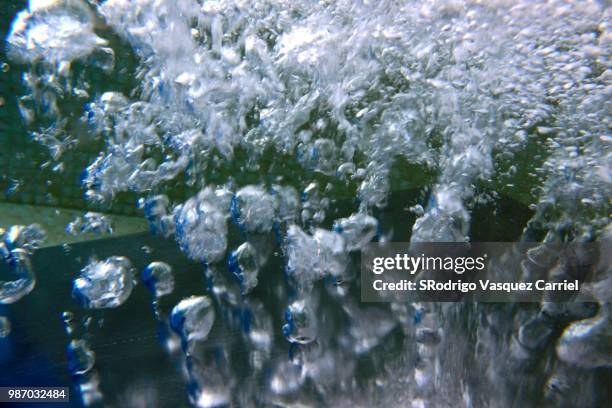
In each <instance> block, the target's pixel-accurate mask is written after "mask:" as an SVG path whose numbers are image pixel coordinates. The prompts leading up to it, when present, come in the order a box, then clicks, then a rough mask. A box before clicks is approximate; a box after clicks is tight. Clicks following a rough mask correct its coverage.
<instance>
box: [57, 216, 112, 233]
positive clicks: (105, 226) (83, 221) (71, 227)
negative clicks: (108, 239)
mask: <svg viewBox="0 0 612 408" xmlns="http://www.w3.org/2000/svg"><path fill="white" fill-rule="evenodd" d="M66 231H67V232H68V233H69V234H72V235H80V234H85V233H88V232H92V233H94V234H112V233H113V221H112V219H111V218H110V217H109V216H107V215H104V214H100V213H95V212H91V211H89V212H87V213H85V215H84V216H83V218H81V217H76V218H75V219H74V221H71V222H70V223H68V225H67V226H66Z"/></svg>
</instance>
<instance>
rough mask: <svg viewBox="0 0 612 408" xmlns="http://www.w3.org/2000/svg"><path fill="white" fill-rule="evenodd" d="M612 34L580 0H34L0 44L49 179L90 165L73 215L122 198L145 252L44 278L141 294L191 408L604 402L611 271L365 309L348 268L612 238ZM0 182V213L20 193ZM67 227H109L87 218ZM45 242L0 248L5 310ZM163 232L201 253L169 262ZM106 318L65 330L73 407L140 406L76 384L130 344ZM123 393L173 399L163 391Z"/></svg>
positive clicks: (99, 293)
mask: <svg viewBox="0 0 612 408" xmlns="http://www.w3.org/2000/svg"><path fill="white" fill-rule="evenodd" d="M609 17H610V9H609V8H608V6H607V5H606V4H605V3H604V2H592V1H584V2H571V3H567V2H563V1H556V0H555V1H546V2H544V1H519V2H513V3H512V4H510V3H508V2H504V1H494V2H486V4H484V3H482V2H473V1H455V0H452V1H449V0H432V1H425V2H412V1H386V0H385V1H377V2H372V1H367V0H363V1H335V2H330V1H310V0H303V1H282V0H258V1H254V2H245V1H241V0H232V1H199V0H180V1H170V0H155V1H153V0H139V1H136V2H134V1H123V0H106V1H95V2H94V1H90V2H85V1H80V0H70V1H67V0H52V1H33V0H32V1H30V2H29V4H28V8H27V9H26V10H24V11H21V12H20V13H19V14H17V15H16V16H15V17H14V20H13V21H12V25H11V29H10V32H8V33H7V37H6V43H5V44H6V54H7V56H8V64H10V66H9V68H7V69H6V72H16V73H18V74H19V75H17V74H15V75H17V76H16V78H17V77H18V78H19V80H20V83H21V87H22V88H21V89H20V90H19V95H15V97H14V96H13V95H11V101H13V100H14V102H11V103H13V104H14V105H15V110H16V111H18V112H19V115H20V116H21V118H22V119H23V123H24V125H23V126H24V127H25V128H26V130H27V132H28V134H29V136H30V138H31V139H32V140H33V141H34V142H36V143H38V144H40V145H41V146H42V147H43V148H44V149H45V150H44V151H45V163H46V164H45V165H44V166H43V165H41V166H42V167H43V168H44V169H52V170H50V171H51V173H57V175H59V176H58V177H61V174H62V173H63V172H67V171H69V168H70V165H71V161H70V160H71V159H68V158H67V157H72V156H70V155H71V154H76V153H78V154H82V156H83V159H84V160H86V163H85V164H84V165H83V166H81V167H80V168H78V169H77V170H78V173H80V174H81V177H80V181H79V183H80V184H77V185H76V187H77V189H81V190H82V191H79V193H78V194H82V196H83V197H82V198H79V200H82V201H81V203H82V205H81V206H82V207H86V208H88V209H92V208H93V209H96V210H98V209H106V210H109V211H126V210H125V209H124V210H121V208H125V207H129V208H132V207H133V211H138V212H139V214H142V215H144V218H145V219H146V220H147V222H148V223H149V226H150V229H151V232H152V234H154V235H155V237H154V238H150V237H149V238H147V239H155V240H156V241H153V242H155V243H157V244H151V242H148V241H147V239H144V238H143V237H138V238H137V240H138V241H139V242H138V245H137V246H136V247H135V248H136V249H134V250H132V251H127V250H124V249H123V248H121V245H118V244H117V245H112V244H110V243H109V244H108V245H110V246H111V248H112V251H110V253H105V255H104V256H100V255H99V254H97V253H95V252H96V251H93V252H94V253H90V254H87V256H91V255H98V256H97V257H96V258H88V257H87V256H86V255H85V254H84V253H81V252H80V251H79V250H78V248H77V249H74V250H73V249H71V251H70V253H68V254H64V255H63V256H65V257H69V258H70V259H73V262H72V264H71V265H70V268H67V269H65V270H62V271H56V270H55V267H54V268H53V272H54V273H52V274H51V275H55V276H57V275H58V274H64V275H70V276H68V277H67V279H71V280H73V286H72V287H73V290H72V296H73V298H74V300H76V303H75V302H74V301H73V300H70V302H73V305H72V306H70V307H74V306H77V305H79V306H80V307H81V309H79V312H75V313H77V314H78V313H88V315H86V316H79V317H80V318H84V319H86V321H89V322H96V321H106V319H107V318H108V317H109V316H113V315H111V313H115V312H118V313H119V314H117V315H115V316H119V315H121V314H122V311H123V310H132V312H131V313H133V314H134V315H138V316H142V315H143V313H142V312H140V311H136V309H130V308H134V307H135V306H134V305H135V304H139V303H138V302H141V301H142V302H145V303H150V301H151V296H150V295H151V294H152V295H153V297H154V309H155V318H149V319H150V320H151V324H153V325H156V326H155V333H156V334H155V335H151V334H149V335H150V336H152V338H155V339H157V340H158V343H161V345H162V347H158V348H159V349H160V350H162V351H159V353H162V355H163V356H164V358H168V359H169V361H172V362H173V364H174V365H175V366H178V367H180V368H181V369H180V370H179V374H180V375H179V376H178V378H179V379H180V381H179V382H180V383H181V384H184V385H185V387H184V388H185V389H181V391H180V393H181V395H182V396H183V397H182V401H183V403H189V404H191V405H194V406H201V407H204V406H218V405H224V404H225V405H236V406H249V405H253V404H254V405H278V406H289V405H292V404H293V405H298V404H304V405H313V406H349V405H357V406H413V407H427V406H432V407H434V406H444V405H458V406H490V405H499V406H509V405H511V404H521V405H526V406H538V405H543V404H548V405H552V406H554V405H567V406H571V405H576V404H580V405H584V406H598V405H600V403H601V402H602V401H605V400H606V396H609V395H608V394H609V392H607V391H605V389H606V382H605V380H603V379H602V377H603V376H602V374H609V370H610V365H611V363H610V361H609V355H610V348H609V345H610V333H609V326H610V324H609V316H608V315H609V310H608V306H607V302H606V299H608V298H609V290H610V269H609V266H608V265H609V259H607V258H605V257H604V258H603V259H602V261H601V262H600V265H599V266H598V267H597V268H596V269H597V270H596V273H597V281H596V283H595V285H594V286H593V288H592V295H593V296H594V299H595V300H596V301H595V302H587V303H582V304H581V303H579V304H576V305H574V306H566V305H564V304H563V305H559V304H555V303H552V302H549V301H548V300H547V299H543V300H542V302H541V303H540V304H529V305H505V304H502V305H484V304H475V305H468V304H426V303H416V302H412V303H399V302H398V303H394V304H391V305H389V304H381V305H368V306H366V305H364V304H361V303H360V302H359V299H358V298H359V289H360V287H359V280H358V275H359V272H358V268H359V264H358V252H359V250H361V249H362V248H363V247H364V245H366V244H367V243H369V242H371V241H378V242H381V243H383V242H388V241H404V242H408V241H409V242H413V243H417V242H432V241H438V242H448V241H453V242H454V241H474V242H478V241H486V240H499V241H504V240H507V241H518V240H526V241H532V240H535V241H541V242H599V243H601V245H605V243H606V242H609V239H610V224H609V201H610V191H612V186H611V182H612V169H611V164H610V163H611V161H610V158H611V156H610V155H611V150H610V141H611V139H610V136H609V120H608V117H609V111H610V106H609V105H610V103H609V100H610V75H609V73H610V64H609V61H608V60H609V58H608V56H609V54H610V29H609V23H608V21H609ZM3 67H4V66H3ZM3 71H5V69H4V68H3ZM7 100H8V99H7ZM24 137H25V135H24ZM67 168H68V170H67ZM41 177H43V178H45V179H46V180H45V181H48V182H50V184H49V185H50V186H51V185H53V180H56V179H54V178H53V177H55V176H52V175H50V176H47V175H46V173H45V175H42V176H41ZM47 177H48V178H47ZM6 179H7V183H5V184H6V188H7V190H6V195H7V197H11V196H15V195H20V194H22V192H23V191H24V189H25V188H27V185H28V183H27V182H24V180H26V181H27V178H25V177H21V176H19V175H15V176H13V175H12V174H10V175H9V174H7V177H6ZM55 183H56V184H61V178H60V182H59V183H58V181H55ZM48 191H49V194H50V195H53V194H51V192H52V191H55V190H53V189H52V188H49V189H48ZM23 194H24V196H27V194H28V192H23ZM54 194H55V195H60V196H61V194H62V193H60V194H56V193H54ZM126 197H127V198H126ZM54 200H57V198H55V199H54V198H53V197H48V203H49V204H52V205H55V204H54V202H55V201H54ZM67 230H68V232H70V233H72V234H76V235H79V234H83V233H87V232H94V233H98V234H112V233H113V225H112V222H111V219H110V218H109V217H108V216H107V215H103V214H101V213H97V212H93V211H90V212H86V213H85V214H84V215H83V217H79V218H76V219H75V220H74V221H73V222H71V223H70V224H69V225H68V226H67ZM43 237H44V234H43V233H42V231H41V230H40V229H39V228H38V227H36V226H30V227H20V226H14V227H13V228H11V229H7V231H3V232H2V243H1V244H0V252H1V253H2V256H3V258H4V260H5V262H4V264H3V269H2V273H3V275H6V274H8V275H11V277H10V278H2V282H1V291H0V303H3V304H9V303H16V302H17V301H19V302H18V303H16V305H15V306H16V307H18V306H20V304H22V302H28V303H27V304H30V303H29V302H35V301H36V300H30V298H32V297H33V296H35V295H32V296H28V297H25V295H26V294H28V293H30V292H31V291H32V290H34V288H35V284H36V277H35V276H34V269H33V268H32V265H31V262H32V260H33V258H34V257H35V254H34V251H35V250H36V249H37V248H38V247H39V246H40V244H41V242H42V239H43ZM113 239H117V238H111V240H110V241H108V242H115V241H112V240H113ZM166 239H168V240H173V241H174V242H175V243H176V244H177V245H178V247H179V248H180V250H181V251H182V253H183V254H184V256H185V257H186V258H188V259H189V260H190V261H186V260H185V259H183V258H181V257H180V256H178V255H176V254H174V255H172V258H173V260H172V262H171V261H170V259H165V258H164V257H163V256H160V254H163V253H165V252H164V251H163V250H161V251H160V248H167V247H170V246H171V245H173V243H172V242H171V241H167V240H166ZM140 241H142V242H140ZM145 241H146V242H145ZM95 245H99V246H100V248H103V247H104V245H106V244H103V243H102V242H99V243H97V244H95ZM141 248H143V249H141ZM144 248H148V249H144ZM153 248H155V250H154V249H153ZM100 252H104V251H103V250H100ZM531 255H532V258H533V259H532V261H533V263H534V264H535V265H537V266H538V267H539V268H541V269H542V270H543V271H544V272H545V273H547V274H549V275H551V276H553V275H554V276H563V275H564V274H565V273H566V272H565V271H564V270H563V268H562V267H560V266H559V267H555V266H553V265H549V263H547V260H546V254H537V253H533V254H531ZM126 257H127V258H126ZM79 258H81V259H80V260H78V259H79ZM128 258H129V259H130V260H128ZM138 258H146V262H145V261H144V260H143V259H141V261H133V259H138ZM97 259H102V260H97ZM606 259H607V261H606ZM136 262H138V264H137V267H135V266H134V265H136ZM181 262H182V264H183V265H185V262H193V263H191V264H189V265H190V268H187V269H189V270H190V271H191V274H189V273H188V272H186V270H185V269H182V268H180V265H181ZM606 262H607V263H606ZM170 265H172V267H171V266H170ZM177 265H179V266H177ZM194 265H197V267H196V266H194ZM528 266H529V265H527V266H526V267H525V273H534V272H533V271H530V270H528V269H529V268H528ZM531 266H533V265H531ZM136 269H138V270H142V271H143V272H142V275H141V278H142V281H143V283H144V284H145V285H144V286H146V287H147V288H148V289H149V291H150V293H149V294H146V297H144V296H143V295H142V291H141V289H144V288H139V287H137V286H136V280H135V276H134V271H135V270H136ZM79 270H80V271H81V272H80V275H79V276H76V275H77V274H78V271H79ZM194 271H197V272H194ZM37 272H38V270H37ZM48 272H49V270H47V269H45V273H48ZM183 274H187V275H186V276H187V277H188V279H187V278H186V277H182V275H183ZM182 279H185V280H182ZM48 284H51V283H48ZM39 286H40V285H39ZM69 286H70V284H69V283H68V287H69ZM37 290H41V292H42V291H44V290H45V289H44V287H41V288H37ZM145 292H146V291H145ZM34 293H36V292H34ZM43 293H44V292H43ZM41 296H42V295H41ZM22 298H23V300H21V299H22ZM67 298H68V299H70V295H67ZM143 299H144V300H143ZM370 306H371V307H370ZM23 307H26V306H23ZM97 309H117V310H116V311H113V310H106V312H105V313H109V314H108V315H105V318H104V319H103V318H102V317H101V315H100V316H98V315H95V314H94V313H95V312H101V311H99V310H97ZM11 310H13V309H11ZM61 310H62V311H63V310H66V308H62V309H61ZM58 313H59V312H58ZM132 317H133V316H132ZM123 318H124V319H125V323H124V324H123V325H122V324H121V319H120V318H118V317H115V319H116V320H114V319H113V318H112V317H111V318H110V320H111V323H110V324H111V326H110V328H108V327H106V325H102V327H98V328H97V329H96V328H95V327H96V325H95V324H93V323H91V324H88V325H85V326H86V327H80V326H79V325H78V324H77V323H76V322H77V321H80V320H78V319H76V318H75V317H73V316H70V315H64V317H63V319H59V322H58V325H61V321H62V320H63V322H64V326H66V333H67V334H68V335H69V336H72V337H71V340H70V341H69V351H68V371H69V372H71V373H72V374H75V377H78V378H75V379H74V384H75V385H77V386H78V390H79V391H78V392H79V393H80V394H79V395H81V403H82V404H83V405H91V404H96V403H100V401H102V400H103V399H104V398H106V399H110V400H111V401H112V402H113V403H115V404H116V405H117V404H118V405H121V403H122V402H124V401H125V400H129V398H127V397H126V399H125V400H123V399H122V398H123V397H122V396H116V397H114V396H111V395H110V394H112V393H113V392H111V393H109V392H102V391H101V389H103V388H105V387H107V389H109V388H110V389H112V387H116V388H117V389H124V387H122V384H121V382H120V381H119V380H118V379H119V378H121V376H122V375H121V374H120V373H116V374H113V375H111V374H107V373H105V372H104V369H103V368H101V369H100V371H99V372H98V371H96V370H94V369H92V367H93V357H92V356H93V353H94V352H95V353H96V355H100V354H101V353H102V355H103V354H104V352H105V348H106V350H109V349H111V348H113V347H116V348H118V349H121V346H119V345H118V344H123V343H122V342H128V343H129V342H130V341H134V342H139V341H140V340H139V336H140V334H139V333H138V332H137V331H131V329H132V327H131V326H133V325H134V324H136V326H134V330H136V329H138V328H139V326H138V324H137V323H134V321H135V320H134V319H131V318H130V316H129V314H128V313H125V315H124V316H123ZM88 319H89V320H88ZM98 319H99V320H98ZM140 320H142V319H140ZM113 321H114V322H115V323H114V324H116V326H113V323H112V322H113ZM128 322H130V323H129V324H128ZM143 324H144V323H143ZM149 329H150V328H149ZM14 331H15V330H13V332H14ZM105 331H106V332H105ZM13 332H11V333H13ZM81 332H83V333H81ZM104 333H107V334H106V335H105V334H104ZM108 333H113V335H112V336H110V335H109V334H108ZM122 333H130V334H122ZM148 333H150V331H149V332H148ZM11 336H14V334H10V335H9V337H8V338H11ZM105 336H109V337H110V338H108V337H105ZM177 336H178V337H177ZM96 338H105V339H106V340H105V342H104V341H101V342H96ZM179 338H180V341H181V342H182V346H183V347H182V349H181V350H179V347H178V346H177V344H178V342H179ZM153 343H155V342H153ZM147 344H149V343H147ZM155 346H159V344H154V345H153V346H151V347H150V348H149V349H147V351H146V352H147V353H149V354H151V355H153V354H155V353H156V351H153V349H154V347H155ZM122 350H124V352H125V353H126V354H129V353H135V352H134V351H133V349H130V351H125V350H127V349H122ZM99 351H100V352H101V353H100V352H99ZM109 354H112V353H109ZM156 355H157V356H158V357H159V354H156ZM90 357H91V358H90ZM164 361H165V360H164ZM90 363H91V364H90ZM145 366H146V364H145ZM101 367H102V366H101ZM147 367H148V368H151V367H149V366H147ZM119 371H120V370H119ZM156 372H157V373H158V374H159V375H169V376H170V377H171V378H172V381H175V383H176V378H177V377H176V376H175V374H176V373H175V374H172V375H171V374H167V373H168V372H173V373H174V371H172V370H171V369H170V368H168V367H165V368H164V370H158V371H156ZM160 373H161V374H160ZM111 377H112V378H111ZM115 377H116V378H115ZM145 380H146V379H145ZM105 384H106V385H105ZM132 389H137V390H151V389H153V390H157V391H156V392H157V393H156V392H149V391H147V392H144V391H143V392H142V393H141V394H142V396H143V398H144V399H145V400H146V401H148V403H149V404H150V405H155V403H156V402H158V403H159V404H160V405H168V403H167V401H166V402H162V401H164V400H162V398H163V394H164V393H165V392H164V391H162V390H161V388H160V387H159V386H157V387H156V386H150V385H147V384H144V385H143V384H137V385H134V387H133V388H132ZM585 390H588V391H585ZM113 391H114V390H113ZM126 392H127V391H126ZM139 392H140V391H138V392H133V393H132V394H136V393H139ZM172 395H173V398H176V393H174V394H172ZM145 397H146V398H145ZM158 398H159V400H158Z"/></svg>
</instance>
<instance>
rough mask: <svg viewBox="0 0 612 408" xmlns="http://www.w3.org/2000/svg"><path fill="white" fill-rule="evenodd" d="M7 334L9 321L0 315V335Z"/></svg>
mask: <svg viewBox="0 0 612 408" xmlns="http://www.w3.org/2000/svg"><path fill="white" fill-rule="evenodd" d="M9 334H11V321H10V320H9V319H7V318H6V317H4V316H0V337H7V336H8V335H9Z"/></svg>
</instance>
